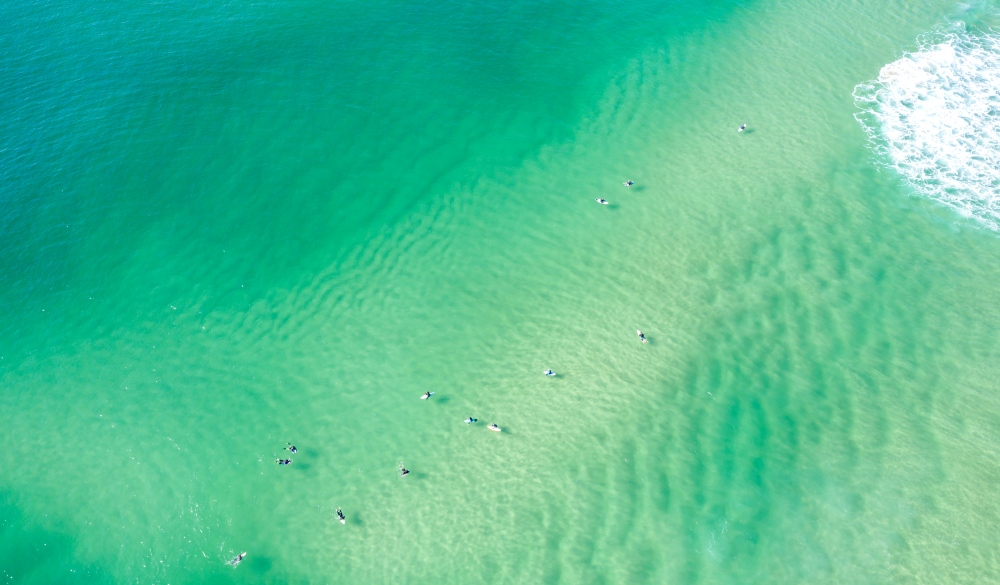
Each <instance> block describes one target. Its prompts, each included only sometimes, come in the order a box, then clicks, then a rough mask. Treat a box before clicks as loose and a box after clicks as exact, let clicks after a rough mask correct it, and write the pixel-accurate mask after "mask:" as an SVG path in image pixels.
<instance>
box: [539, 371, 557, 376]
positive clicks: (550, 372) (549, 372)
mask: <svg viewBox="0 0 1000 585" xmlns="http://www.w3.org/2000/svg"><path fill="white" fill-rule="evenodd" d="M542 373H543V374H545V375H546V376H555V375H556V373H555V372H553V371H552V370H545V371H544V372H542Z"/></svg>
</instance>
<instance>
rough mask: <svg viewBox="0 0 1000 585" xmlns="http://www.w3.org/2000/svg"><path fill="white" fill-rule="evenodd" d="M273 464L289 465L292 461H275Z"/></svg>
mask: <svg viewBox="0 0 1000 585" xmlns="http://www.w3.org/2000/svg"><path fill="white" fill-rule="evenodd" d="M274 462H275V463H277V464H278V465H291V463H292V460H291V459H275V460H274Z"/></svg>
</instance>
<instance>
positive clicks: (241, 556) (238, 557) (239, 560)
mask: <svg viewBox="0 0 1000 585" xmlns="http://www.w3.org/2000/svg"><path fill="white" fill-rule="evenodd" d="M246 557H247V553H245V552H241V553H240V554H238V555H236V556H235V557H233V558H232V560H230V561H229V562H228V564H230V565H232V566H234V567H235V566H236V565H238V564H240V563H242V562H243V559H245V558H246Z"/></svg>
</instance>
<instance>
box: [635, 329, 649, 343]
mask: <svg viewBox="0 0 1000 585" xmlns="http://www.w3.org/2000/svg"><path fill="white" fill-rule="evenodd" d="M635 334H636V335H638V336H639V341H641V342H643V343H646V342H648V341H649V340H648V339H646V335H645V334H644V333H643V332H642V331H639V330H638V329H636V330H635Z"/></svg>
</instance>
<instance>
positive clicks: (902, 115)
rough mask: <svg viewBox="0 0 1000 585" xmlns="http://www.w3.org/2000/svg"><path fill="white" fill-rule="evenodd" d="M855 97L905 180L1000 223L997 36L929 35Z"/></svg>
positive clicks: (878, 145) (998, 226) (988, 222)
mask: <svg viewBox="0 0 1000 585" xmlns="http://www.w3.org/2000/svg"><path fill="white" fill-rule="evenodd" d="M854 99H855V103H856V104H857V105H858V107H859V108H860V109H861V112H859V113H858V114H857V115H856V116H855V117H856V118H857V119H858V121H859V122H860V123H861V124H862V126H864V128H865V130H866V132H867V133H868V136H869V138H870V142H871V144H872V146H873V148H875V150H876V151H877V152H878V153H879V154H880V155H881V156H882V157H883V158H884V160H885V161H886V163H887V164H889V165H890V166H892V167H893V168H894V169H896V171H898V172H899V173H900V175H902V176H903V177H904V178H905V180H906V181H907V182H908V183H909V184H910V185H912V186H913V187H914V188H915V189H916V190H917V191H919V192H920V193H922V194H924V195H926V196H928V197H930V198H932V199H934V200H936V201H938V202H940V203H943V204H945V205H947V206H949V207H951V208H953V209H955V210H956V211H958V212H959V213H961V214H962V215H964V216H966V217H970V218H973V219H975V220H977V221H979V222H980V223H982V224H983V225H985V226H987V227H989V228H990V229H992V230H1000V36H997V35H993V34H968V33H965V32H961V33H947V34H940V35H937V36H935V37H934V38H932V39H927V40H926V41H925V42H923V43H921V46H920V47H919V48H918V49H917V50H915V51H913V52H910V53H907V54H906V55H904V56H903V57H902V58H901V59H899V60H897V61H894V62H892V63H889V64H888V65H886V66H885V67H883V68H882V70H881V71H879V75H878V79H876V80H873V81H869V82H865V83H861V84H859V85H858V86H857V87H855V88H854Z"/></svg>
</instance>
